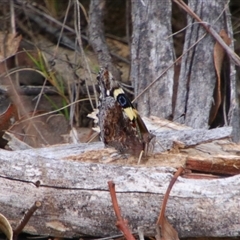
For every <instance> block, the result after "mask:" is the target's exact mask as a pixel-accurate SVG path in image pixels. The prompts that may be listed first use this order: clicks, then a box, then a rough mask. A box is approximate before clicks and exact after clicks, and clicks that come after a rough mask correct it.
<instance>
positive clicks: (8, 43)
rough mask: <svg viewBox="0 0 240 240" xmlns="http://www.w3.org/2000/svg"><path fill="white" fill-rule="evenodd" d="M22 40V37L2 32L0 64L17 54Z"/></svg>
mask: <svg viewBox="0 0 240 240" xmlns="http://www.w3.org/2000/svg"><path fill="white" fill-rule="evenodd" d="M21 40H22V36H21V35H17V34H13V33H8V34H5V33H3V32H0V62H3V61H4V60H6V59H7V58H9V57H11V56H13V55H15V54H16V52H17V50H18V47H19V44H20V41H21Z"/></svg>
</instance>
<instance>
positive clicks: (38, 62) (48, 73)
mask: <svg viewBox="0 0 240 240" xmlns="http://www.w3.org/2000/svg"><path fill="white" fill-rule="evenodd" d="M25 52H26V54H27V55H28V57H29V58H30V59H31V60H32V61H33V63H34V64H35V66H36V68H37V70H38V71H39V72H40V73H41V74H42V75H43V76H44V77H45V79H46V80H47V81H49V82H50V84H51V85H52V86H54V87H55V88H56V90H57V93H58V94H59V95H60V96H61V97H62V104H63V107H64V106H66V105H68V104H69V99H68V98H67V96H66V95H65V93H64V90H65V87H64V81H63V79H60V77H57V75H56V73H55V72H54V71H52V70H51V69H50V68H49V66H48V63H47V60H46V58H45V56H44V55H43V53H42V52H41V51H40V50H39V49H38V57H37V59H36V58H35V57H33V56H32V55H31V54H30V53H29V52H27V51H26V50H25ZM44 96H45V98H47V100H48V101H49V102H50V103H51V105H52V106H53V107H54V108H55V109H56V110H57V109H58V107H57V105H56V104H55V103H54V102H53V101H52V99H51V98H49V97H48V96H47V95H45V94H44ZM60 112H61V111H60ZM63 115H64V116H65V117H66V118H67V119H69V112H68V108H64V110H63Z"/></svg>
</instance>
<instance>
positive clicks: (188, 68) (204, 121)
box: [174, 0, 239, 135]
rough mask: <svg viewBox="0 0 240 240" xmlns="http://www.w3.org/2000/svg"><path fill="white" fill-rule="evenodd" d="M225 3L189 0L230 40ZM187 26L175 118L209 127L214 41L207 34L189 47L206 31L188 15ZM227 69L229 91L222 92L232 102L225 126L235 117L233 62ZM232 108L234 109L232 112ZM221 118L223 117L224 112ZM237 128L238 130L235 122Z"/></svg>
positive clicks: (213, 70) (214, 82)
mask: <svg viewBox="0 0 240 240" xmlns="http://www.w3.org/2000/svg"><path fill="white" fill-rule="evenodd" d="M226 3H227V1H224V0H223V1H217V0H215V1H198V2H196V1H188V5H189V7H190V8H191V9H192V10H193V11H194V12H195V13H196V14H197V15H198V16H199V17H200V18H201V19H202V21H204V22H207V23H209V25H210V26H211V27H213V28H214V29H215V30H216V31H217V32H218V33H219V32H220V30H222V29H225V30H226V32H227V34H228V36H229V37H230V38H231V39H232V28H231V25H230V21H229V19H230V14H229V11H228V10H226V11H223V10H224V8H225V7H226V5H225V4H226ZM218 17H219V18H218ZM216 19H217V20H216ZM188 26H189V27H188V28H187V31H186V36H185V44H184V50H183V51H184V53H185V52H187V53H186V54H185V55H184V56H183V58H182V61H181V71H180V76H179V81H178V92H177V101H176V107H175V112H174V118H175V119H176V121H178V122H181V123H183V124H186V125H188V126H191V127H193V128H208V127H209V118H210V111H211V108H212V106H213V105H214V104H215V103H214V101H215V99H214V90H215V87H216V78H217V77H216V72H215V67H214V58H213V57H214V56H213V52H214V45H215V43H216V42H215V40H214V39H213V37H212V36H211V35H210V34H207V35H206V36H205V37H204V38H203V39H201V41H200V42H198V43H197V45H195V46H194V47H193V48H191V47H192V45H193V44H195V43H196V42H197V41H198V40H199V39H200V38H201V37H202V36H203V35H204V34H205V33H206V31H205V30H204V29H203V27H202V26H201V25H200V24H199V23H196V22H195V20H193V19H192V17H188ZM189 49H190V50H189ZM229 64H230V63H229V62H228V65H229ZM229 66H230V65H229ZM229 66H228V68H229ZM230 69H231V70H230V71H229V72H228V73H227V72H226V73H225V74H228V76H227V78H226V79H227V80H226V81H227V84H229V86H228V87H229V89H230V90H229V92H228V93H227V94H226V93H223V92H222V94H224V97H225V98H226V99H227V101H229V102H230V104H231V106H230V111H229V109H227V108H225V109H224V111H226V114H227V115H228V119H227V122H225V124H226V125H228V124H231V119H236V113H238V110H237V109H238V106H237V104H236V102H237V101H236V84H235V81H236V78H235V71H234V67H233V65H231V68H230ZM229 95H230V96H229ZM231 109H232V110H233V109H234V110H233V111H232V110H231ZM182 114H185V115H184V117H182V118H179V116H181V115H182ZM221 117H222V118H224V116H223V114H222V116H221ZM233 122H234V123H236V120H233ZM236 128H238V129H239V127H238V126H237V124H236V126H235V129H236ZM235 135H236V134H235Z"/></svg>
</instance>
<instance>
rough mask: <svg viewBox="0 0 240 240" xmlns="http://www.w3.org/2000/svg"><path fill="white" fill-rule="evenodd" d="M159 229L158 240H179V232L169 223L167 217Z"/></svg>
mask: <svg viewBox="0 0 240 240" xmlns="http://www.w3.org/2000/svg"><path fill="white" fill-rule="evenodd" d="M159 228H160V229H159V231H158V230H157V233H158V234H157V236H156V239H157V240H179V238H178V233H177V231H176V230H175V229H174V228H173V226H172V225H171V224H170V223H169V222H168V220H167V219H166V217H165V216H164V218H163V221H162V224H161V226H159Z"/></svg>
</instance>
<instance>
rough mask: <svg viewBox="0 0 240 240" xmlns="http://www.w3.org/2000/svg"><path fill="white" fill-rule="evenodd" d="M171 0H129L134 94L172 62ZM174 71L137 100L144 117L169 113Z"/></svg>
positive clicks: (169, 71) (170, 71)
mask: <svg viewBox="0 0 240 240" xmlns="http://www.w3.org/2000/svg"><path fill="white" fill-rule="evenodd" d="M171 7H172V4H171V0H161V1H160V0H152V1H150V0H147V1H141V0H137V1H136V0H132V25H133V29H132V45H131V60H132V61H131V80H132V81H133V86H134V90H135V96H138V94H140V93H142V91H143V90H144V89H145V88H146V87H147V86H148V85H149V84H150V83H152V82H153V81H154V80H155V79H156V78H158V77H159V76H160V74H161V73H162V72H163V71H164V70H166V68H167V67H168V66H169V65H170V64H171V63H172V62H173V61H174V59H175V56H174V51H173V42H172V38H171V37H170V38H168V37H169V35H171V32H172V30H171ZM173 74H174V70H173V69H172V68H171V69H169V70H168V71H167V73H166V74H165V75H164V76H162V77H161V78H159V80H158V81H157V82H156V83H155V84H154V85H153V86H152V87H151V88H150V89H148V90H147V91H146V92H144V93H143V94H142V95H141V96H140V97H139V98H138V99H137V103H138V111H139V112H140V113H141V114H142V115H145V116H149V115H155V116H158V117H164V118H169V116H170V115H172V95H173Z"/></svg>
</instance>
